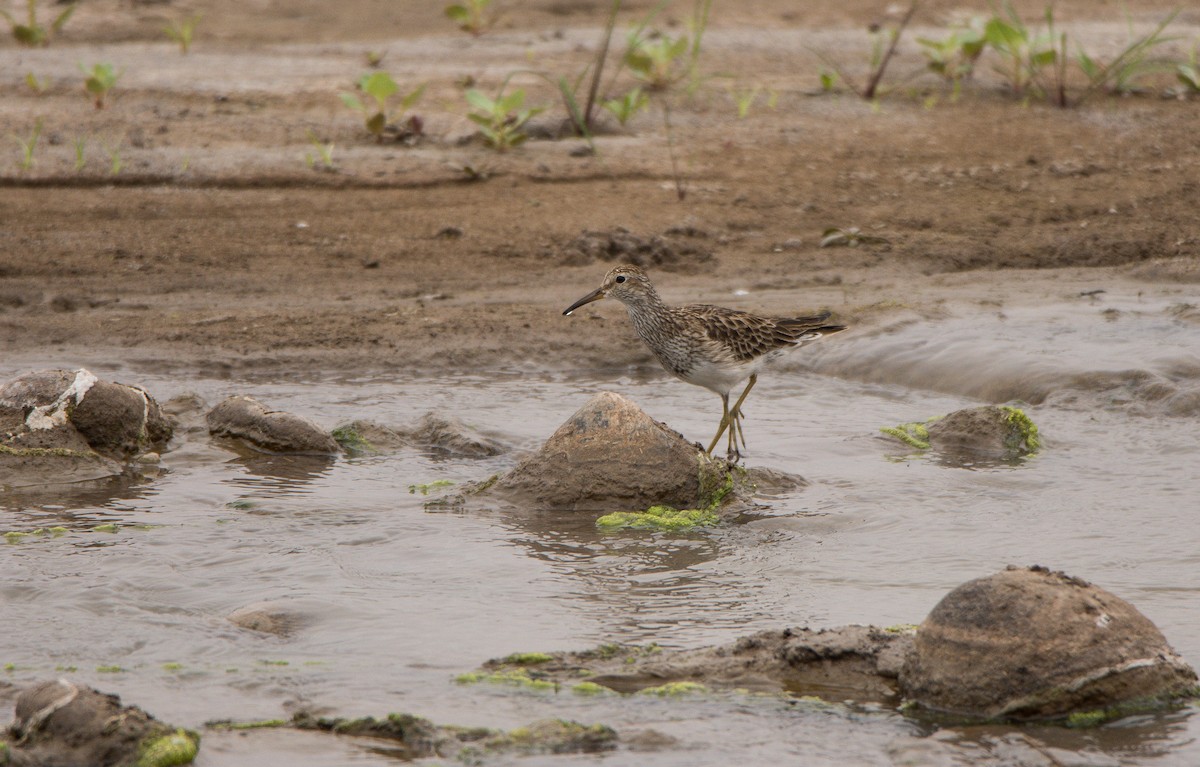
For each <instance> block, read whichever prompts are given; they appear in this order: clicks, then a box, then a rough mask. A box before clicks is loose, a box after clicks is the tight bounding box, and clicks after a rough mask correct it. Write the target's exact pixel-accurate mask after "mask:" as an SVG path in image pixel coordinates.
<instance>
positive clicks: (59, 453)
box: [0, 445, 100, 460]
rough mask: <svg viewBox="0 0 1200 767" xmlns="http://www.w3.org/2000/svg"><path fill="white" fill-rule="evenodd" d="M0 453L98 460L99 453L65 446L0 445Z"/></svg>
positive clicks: (25, 456)
mask: <svg viewBox="0 0 1200 767" xmlns="http://www.w3.org/2000/svg"><path fill="white" fill-rule="evenodd" d="M0 455H13V456H17V457H18V458H48V457H53V458H89V459H95V460H99V458H100V455H99V454H98V453H93V452H91V451H84V450H71V449H70V448H65V447H12V446H10V445H0Z"/></svg>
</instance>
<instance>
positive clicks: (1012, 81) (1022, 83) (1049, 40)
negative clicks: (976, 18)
mask: <svg viewBox="0 0 1200 767" xmlns="http://www.w3.org/2000/svg"><path fill="white" fill-rule="evenodd" d="M1046 13H1047V15H1048V17H1049V18H1052V17H1050V14H1051V10H1050V8H1047V9H1046ZM1005 14H1006V16H1005V17H1002V16H1000V15H996V16H993V17H992V18H991V19H989V20H988V22H987V24H986V26H984V39H985V40H986V41H987V44H988V45H989V46H991V48H992V50H994V51H996V53H998V54H999V55H1000V57H1001V58H1002V59H1003V60H1004V64H1003V66H1001V67H999V68H998V71H999V72H1000V74H1001V75H1003V76H1004V78H1005V79H1006V80H1007V81H1008V88H1009V90H1010V91H1011V92H1012V93H1013V94H1014V95H1017V96H1022V95H1024V94H1025V92H1026V90H1027V89H1029V87H1030V86H1031V85H1033V84H1034V83H1035V82H1036V81H1037V79H1038V78H1039V77H1040V76H1041V74H1042V72H1043V70H1045V69H1046V68H1047V67H1051V66H1053V65H1054V64H1055V62H1057V61H1058V50H1057V49H1056V47H1055V40H1054V35H1053V32H1052V31H1050V30H1047V31H1044V32H1041V33H1034V32H1033V31H1031V30H1030V29H1029V27H1027V26H1026V25H1025V22H1023V21H1022V20H1021V17H1020V16H1019V15H1018V14H1017V12H1016V11H1015V10H1013V7H1012V3H1011V2H1010V3H1005Z"/></svg>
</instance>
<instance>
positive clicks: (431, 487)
mask: <svg viewBox="0 0 1200 767" xmlns="http://www.w3.org/2000/svg"><path fill="white" fill-rule="evenodd" d="M453 484H454V481H453V480H449V479H435V480H434V481H432V482H425V483H422V484H417V485H409V486H408V493H409V495H417V494H418V493H419V494H421V495H429V493H430V492H431V491H435V490H440V489H442V488H443V487H450V486H451V485H453Z"/></svg>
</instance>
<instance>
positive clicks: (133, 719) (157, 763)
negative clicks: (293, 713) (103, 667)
mask: <svg viewBox="0 0 1200 767" xmlns="http://www.w3.org/2000/svg"><path fill="white" fill-rule="evenodd" d="M9 735H10V736H11V740H10V744H9V762H8V763H10V764H12V765H15V766H18V767H60V766H61V765H89V766H91V767H129V765H136V767H174V766H175V765H183V764H191V762H192V761H193V760H194V759H195V758H196V753H197V750H198V748H199V744H200V738H199V736H198V735H196V734H195V733H193V732H190V731H188V730H183V729H180V728H177V727H172V726H170V725H167V724H164V723H162V722H159V721H158V720H156V719H155V718H154V717H153V716H151V715H150V714H147V713H146V712H145V711H143V710H141V709H140V708H138V707H137V706H122V705H121V700H120V698H118V697H117V696H116V695H105V694H103V693H100V692H97V691H96V690H94V689H92V688H90V687H80V686H77V685H74V684H72V683H70V682H68V681H66V680H64V679H60V680H58V681H54V682H43V683H40V684H37V685H34V686H33V687H30V688H28V689H26V690H25V691H23V692H22V693H21V694H20V695H19V696H18V697H17V703H16V718H15V721H14V722H13V724H12V725H11V727H10V728H9Z"/></svg>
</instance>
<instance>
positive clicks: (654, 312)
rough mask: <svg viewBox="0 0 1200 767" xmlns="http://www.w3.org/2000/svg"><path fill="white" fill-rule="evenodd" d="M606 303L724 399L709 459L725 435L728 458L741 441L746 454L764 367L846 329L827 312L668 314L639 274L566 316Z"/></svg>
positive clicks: (616, 275)
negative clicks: (748, 420)
mask: <svg viewBox="0 0 1200 767" xmlns="http://www.w3.org/2000/svg"><path fill="white" fill-rule="evenodd" d="M608 297H611V298H615V299H617V300H618V301H620V302H621V303H623V304H624V305H625V308H626V309H627V310H628V312H629V318H630V320H632V321H633V327H634V329H635V330H637V334H638V335H639V336H640V337H641V339H642V341H644V342H645V343H646V346H648V347H649V348H650V351H652V352H653V353H654V356H655V357H657V358H658V361H659V362H661V363H662V365H663V367H664V368H666V369H667V370H668V371H670V372H671V373H672V374H673V375H675V376H676V377H678V378H680V379H682V380H684V381H687V382H688V383H691V384H695V385H697V386H703V387H704V388H706V389H709V390H711V391H714V392H716V393H717V394H719V395H721V403H722V410H723V415H722V417H721V425H720V428H719V429H718V430H717V435H716V436H715V437H714V438H713V441H712V444H710V445H709V447H708V452H709V453H710V454H711V453H712V451H713V448H715V447H716V445H717V442H718V441H719V440H720V439H721V434H723V433H724V432H725V430H726V429H728V430H729V455H730V456H731V457H733V458H734V459H736V458H737V457H738V456H739V453H738V449H737V444H738V440H739V439H740V440H741V444H742V447H745V446H746V438H745V435H744V434H743V433H742V425H741V418H742V413H741V405H742V402H743V401H745V399H746V395H747V394H749V393H750V389H751V388H752V387H753V386H754V384H755V382H756V381H757V380H758V371H759V369H760V368H761V367H762V366H763V364H765V363H766V362H768V361H769V360H772V359H775V358H776V357H779V356H781V355H783V354H785V353H786V352H788V351H790V350H792V349H795V348H797V347H800V346H803V345H805V344H807V343H810V342H812V341H816V340H817V339H819V338H821V337H823V336H827V335H830V334H833V333H837V332H839V331H842V330H845V329H846V328H845V327H844V326H842V325H826V324H824V323H825V320H827V319H828V318H829V312H824V313H822V314H817V315H813V316H811V317H760V316H758V315H756V314H750V313H749V312H742V311H738V310H736V309H726V308H725V307H723V306H712V305H710V304H691V305H688V306H668V305H667V304H665V303H663V300H662V299H661V298H659V296H658V292H657V291H655V290H654V286H653V285H652V284H651V283H650V279H649V278H648V277H647V276H646V273H645V272H643V271H642V270H641V269H639V268H638V267H636V266H618V267H616V268H614V269H612V270H611V271H610V272H609V273H608V274H607V275H605V277H604V282H603V283H601V285H600V287H599V288H597V289H596V290H594V291H592V292H591V293H589V294H587V295H586V296H584V297H583V298H581V299H579V300H578V301H576V302H575V303H574V304H572V305H571V306H570V307H568V308H567V310H566V311H564V312H563V314H570V313H571V312H573V311H575V310H576V309H578V308H579V307H581V306H583V305H584V304H588V303H591V302H592V301H598V300H600V299H602V298H608ZM747 379H749V383H748V384H747V385H746V388H745V389H744V390H743V391H742V394H741V396H740V397H739V398H738V400H737V402H736V404H734V406H733V407H732V408H730V407H729V393H730V391H731V390H732V389H733V387H734V386H736V385H738V384H739V383H741V382H742V381H745V380H747Z"/></svg>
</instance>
